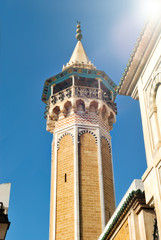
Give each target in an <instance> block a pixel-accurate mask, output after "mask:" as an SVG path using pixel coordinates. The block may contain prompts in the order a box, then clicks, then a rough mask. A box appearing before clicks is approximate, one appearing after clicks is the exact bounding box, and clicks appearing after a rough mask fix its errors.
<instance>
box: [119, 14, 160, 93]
mask: <svg viewBox="0 0 161 240" xmlns="http://www.w3.org/2000/svg"><path fill="white" fill-rule="evenodd" d="M160 29H161V18H160V19H159V20H158V19H150V20H149V22H148V23H147V24H146V25H145V27H144V30H143V32H142V33H141V35H140V38H139V40H138V42H137V44H136V47H135V48H134V51H133V54H132V55H131V58H130V60H129V63H128V64H127V67H126V69H125V71H124V74H123V77H122V79H121V82H120V84H119V87H118V92H119V95H126V96H131V94H132V92H133V90H134V88H135V86H136V84H137V82H138V80H139V77H140V75H141V73H142V71H143V68H144V66H145V64H146V63H147V60H148V58H149V56H150V54H151V52H152V49H153V48H154V46H155V43H156V40H157V38H158V36H159V34H160Z"/></svg>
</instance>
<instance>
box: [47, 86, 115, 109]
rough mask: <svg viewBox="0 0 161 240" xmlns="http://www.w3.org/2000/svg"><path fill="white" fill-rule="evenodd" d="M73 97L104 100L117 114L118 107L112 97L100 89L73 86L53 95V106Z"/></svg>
mask: <svg viewBox="0 0 161 240" xmlns="http://www.w3.org/2000/svg"><path fill="white" fill-rule="evenodd" d="M71 97H80V98H89V99H102V100H103V101H104V102H105V103H106V104H107V105H109V106H110V107H111V108H112V109H113V110H114V111H115V112H116V105H115V103H113V101H112V99H111V98H112V97H111V96H109V95H108V94H107V93H106V92H103V91H102V89H99V88H91V87H83V86H71V87H68V88H66V89H64V90H62V91H60V92H58V93H56V94H53V95H51V103H52V104H53V105H55V104H57V103H60V102H62V101H64V100H66V99H69V98H71Z"/></svg>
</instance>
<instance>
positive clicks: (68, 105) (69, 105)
mask: <svg viewBox="0 0 161 240" xmlns="http://www.w3.org/2000/svg"><path fill="white" fill-rule="evenodd" d="M71 109H72V103H71V101H67V102H66V103H65V104H64V108H63V113H64V116H65V117H66V116H67V115H69V114H70V111H71Z"/></svg>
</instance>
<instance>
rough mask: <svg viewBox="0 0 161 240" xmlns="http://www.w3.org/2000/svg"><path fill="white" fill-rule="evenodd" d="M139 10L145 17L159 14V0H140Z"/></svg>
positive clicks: (160, 9)
mask: <svg viewBox="0 0 161 240" xmlns="http://www.w3.org/2000/svg"><path fill="white" fill-rule="evenodd" d="M141 5H142V6H141V12H142V14H144V15H145V17H152V18H153V17H154V18H155V17H159V15H160V16H161V0H142V4H141Z"/></svg>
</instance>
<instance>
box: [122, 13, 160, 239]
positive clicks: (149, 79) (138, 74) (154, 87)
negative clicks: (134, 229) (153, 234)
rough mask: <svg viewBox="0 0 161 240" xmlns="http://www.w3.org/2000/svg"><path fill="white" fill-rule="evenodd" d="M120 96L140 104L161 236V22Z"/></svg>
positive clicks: (134, 60)
mask: <svg viewBox="0 0 161 240" xmlns="http://www.w3.org/2000/svg"><path fill="white" fill-rule="evenodd" d="M118 90H119V94H120V95H126V96H131V97H132V98H134V99H136V100H139V103H140V110H141V117H142V126H143V135H144V142H145V151H146V159H147V170H146V171H145V173H144V174H143V176H142V181H143V183H144V188H145V198H146V203H147V204H148V205H149V206H152V207H154V208H155V212H156V216H157V224H158V230H159V234H160V236H161V18H160V16H155V17H153V18H151V19H150V21H149V22H148V23H147V25H146V26H145V28H144V30H143V32H142V33H141V35H140V39H139V41H138V43H137V46H136V48H135V49H134V52H133V54H132V57H131V59H130V61H129V63H128V65H127V68H126V70H125V73H124V76H123V78H122V80H121V83H120V86H119V89H118Z"/></svg>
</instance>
